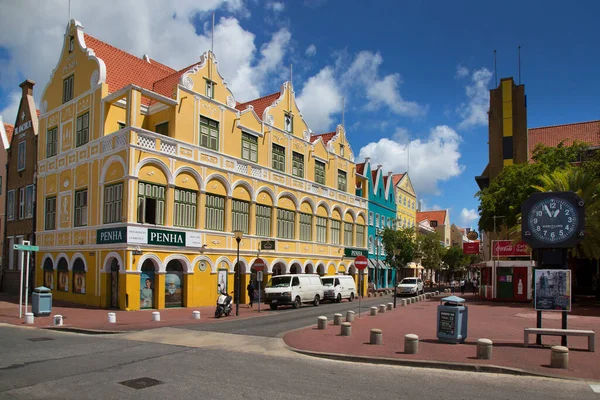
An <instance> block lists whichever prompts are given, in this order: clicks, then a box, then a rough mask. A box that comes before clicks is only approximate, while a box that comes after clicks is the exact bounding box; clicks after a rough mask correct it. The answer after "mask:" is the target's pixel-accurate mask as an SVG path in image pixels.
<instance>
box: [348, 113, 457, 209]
mask: <svg viewBox="0 0 600 400" xmlns="http://www.w3.org/2000/svg"><path fill="white" fill-rule="evenodd" d="M460 142H461V138H460V136H459V135H458V133H456V131H454V130H453V129H452V128H450V127H448V126H445V125H439V126H436V127H435V128H433V129H432V130H431V132H430V133H429V136H428V137H427V138H426V139H424V140H421V139H414V140H412V141H411V142H410V149H408V146H407V143H399V142H398V141H395V140H390V139H388V138H383V139H381V140H379V141H378V142H371V143H369V144H367V145H366V146H364V147H363V148H362V149H360V152H359V157H358V159H359V160H363V159H364V158H365V157H370V158H371V164H372V165H378V164H381V165H383V166H385V169H386V171H393V172H395V173H402V172H405V171H406V170H407V163H408V156H410V168H409V174H410V179H411V181H412V183H413V185H414V187H415V190H416V192H417V196H419V197H421V196H424V195H439V194H440V190H439V188H438V183H439V182H443V181H448V180H449V179H452V178H454V177H457V176H459V175H460V174H462V173H463V171H464V170H465V167H464V166H463V165H460V163H459V159H460V157H461V154H460V151H459V144H460ZM409 152H410V154H408V153H409ZM432 160H435V162H432Z"/></svg>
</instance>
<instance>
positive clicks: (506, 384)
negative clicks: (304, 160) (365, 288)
mask: <svg viewBox="0 0 600 400" xmlns="http://www.w3.org/2000/svg"><path fill="white" fill-rule="evenodd" d="M164 329H165V331H164V332H170V333H171V335H168V336H167V337H169V336H170V339H176V338H175V337H173V336H175V335H176V334H177V332H183V333H185V334H186V335H188V336H190V335H191V336H198V337H199V338H200V337H210V336H211V333H207V332H194V331H189V330H180V329H174V328H164ZM159 330H160V329H157V330H155V331H159ZM149 333H151V332H150V331H149ZM135 335H138V336H140V337H142V335H143V333H135V334H130V335H106V336H85V335H78V334H73V333H66V332H54V331H43V330H36V329H32V328H20V327H12V326H7V325H0V337H1V338H2V345H0V398H2V399H77V400H81V399H138V398H144V399H168V398H194V399H233V400H235V399H261V400H264V399H278V400H287V399H311V400H312V399H344V400H345V399H348V398H354V399H367V398H371V399H394V400H397V399H417V400H418V399H439V398H444V399H483V398H485V399H489V400H495V399H511V400H512V399H526V400H553V399H561V400H565V399H577V400H593V399H600V395H599V394H594V393H593V391H592V389H591V388H590V386H589V385H588V384H587V383H585V382H579V381H566V380H551V379H542V378H525V377H513V376H507V375H495V374H482V373H464V372H454V371H443V370H435V371H428V370H426V369H413V368H406V367H396V366H383V365H370V364H354V363H343V362H337V361H329V360H321V359H314V358H310V357H305V356H301V355H297V354H295V353H291V352H286V353H282V352H274V353H273V354H265V353H262V352H241V351H239V352H238V351H234V350H224V348H226V347H224V346H213V347H193V346H191V345H188V346H186V345H182V344H180V345H169V344H164V343H154V342H149V341H139V340H132V339H131V338H132V337H136V336H135ZM215 335H217V336H219V335H223V336H221V337H226V338H228V339H227V340H224V344H225V345H227V346H230V348H231V349H235V348H236V346H235V344H236V338H244V336H242V335H224V334H215ZM159 336H161V335H157V337H159ZM162 336H163V337H164V336H165V335H162ZM213 336H214V335H213ZM128 338H129V339H128ZM31 339H38V340H37V341H31ZM39 339H45V340H39ZM255 339H256V340H258V341H260V340H262V341H266V342H272V341H274V340H276V339H269V338H262V339H261V338H255ZM139 378H146V379H145V380H146V382H148V381H149V380H150V379H152V380H157V381H158V382H154V383H158V384H157V385H155V386H151V387H145V388H142V389H135V388H132V387H128V386H125V385H123V384H121V383H120V382H125V381H129V380H133V379H139Z"/></svg>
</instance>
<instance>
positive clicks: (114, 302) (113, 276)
mask: <svg viewBox="0 0 600 400" xmlns="http://www.w3.org/2000/svg"><path fill="white" fill-rule="evenodd" d="M108 279H109V284H108V287H109V288H110V290H109V296H110V297H109V301H108V304H109V307H110V308H119V261H117V259H116V258H113V259H112V261H111V263H110V274H109V276H108Z"/></svg>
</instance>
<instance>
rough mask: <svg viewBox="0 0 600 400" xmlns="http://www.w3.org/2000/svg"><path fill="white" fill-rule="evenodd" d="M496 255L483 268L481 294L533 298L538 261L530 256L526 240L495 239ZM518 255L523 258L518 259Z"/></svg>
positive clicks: (509, 297) (496, 296)
mask: <svg viewBox="0 0 600 400" xmlns="http://www.w3.org/2000/svg"><path fill="white" fill-rule="evenodd" d="M493 255H494V259H493V260H491V261H486V262H485V266H483V267H482V268H481V284H480V287H481V288H480V294H481V295H482V296H483V297H484V298H486V299H490V300H502V301H530V300H531V299H532V288H531V281H532V279H533V268H534V267H535V262H534V261H533V260H531V253H530V251H529V248H528V247H527V244H525V243H524V242H518V243H513V242H512V241H510V240H498V241H494V243H493ZM517 257H519V258H521V257H522V258H524V259H522V260H518V259H516V260H515V258H517ZM506 258H512V259H511V260H506ZM525 258H526V259H525Z"/></svg>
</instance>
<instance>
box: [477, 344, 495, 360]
mask: <svg viewBox="0 0 600 400" xmlns="http://www.w3.org/2000/svg"><path fill="white" fill-rule="evenodd" d="M492 345H493V342H492V341H491V340H490V339H477V359H478V360H491V359H492Z"/></svg>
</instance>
